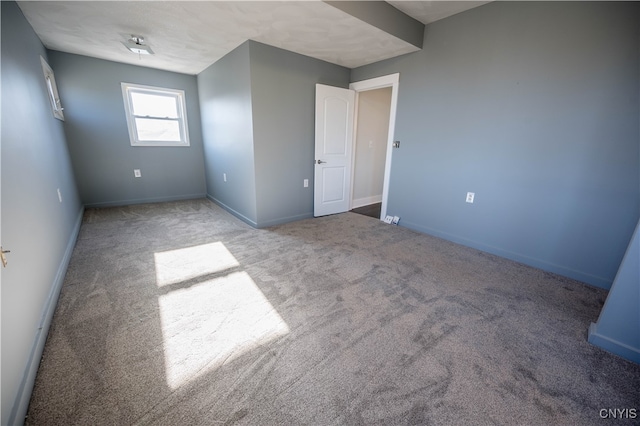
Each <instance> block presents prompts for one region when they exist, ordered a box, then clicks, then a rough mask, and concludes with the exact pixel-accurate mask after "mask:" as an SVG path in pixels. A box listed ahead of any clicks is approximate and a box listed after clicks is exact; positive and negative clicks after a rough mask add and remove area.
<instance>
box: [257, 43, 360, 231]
mask: <svg viewBox="0 0 640 426" xmlns="http://www.w3.org/2000/svg"><path fill="white" fill-rule="evenodd" d="M249 46H250V58H251V96H252V104H251V105H252V111H253V140H254V152H255V160H254V162H255V170H256V198H257V213H258V219H257V225H258V226H259V227H264V226H270V225H275V224H279V223H284V222H290V221H293V220H297V219H302V218H308V217H312V216H313V172H314V165H313V161H314V146H315V85H316V83H321V84H327V85H331V86H339V87H344V88H346V87H348V86H349V74H350V72H349V70H348V69H347V68H344V67H340V66H338V65H334V64H330V63H328V62H324V61H320V60H317V59H314V58H310V57H308V56H303V55H299V54H296V53H292V52H288V51H286V50H282V49H278V48H275V47H271V46H267V45H265V44H261V43H258V42H254V41H250V42H249ZM304 179H309V187H307V188H304V187H303V180H304Z"/></svg>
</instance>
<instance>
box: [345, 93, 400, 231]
mask: <svg viewBox="0 0 640 426" xmlns="http://www.w3.org/2000/svg"><path fill="white" fill-rule="evenodd" d="M390 111H391V87H383V88H379V89H371V90H366V91H362V92H360V93H358V101H357V104H356V114H355V115H356V118H355V122H356V130H355V136H354V144H353V180H352V182H353V183H352V186H351V189H352V194H351V211H353V212H354V213H359V214H363V215H365V216H371V217H375V218H378V219H379V218H380V215H381V212H382V189H383V185H384V166H385V160H386V156H387V149H386V147H387V138H388V135H389V115H390Z"/></svg>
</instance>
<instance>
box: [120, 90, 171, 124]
mask: <svg viewBox="0 0 640 426" xmlns="http://www.w3.org/2000/svg"><path fill="white" fill-rule="evenodd" d="M176 101H177V98H176V97H175V96H161V95H152V94H149V93H139V92H131V103H132V104H133V114H134V115H142V116H149V117H169V118H178V106H177V102H176Z"/></svg>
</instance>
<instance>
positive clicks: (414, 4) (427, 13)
mask: <svg viewBox="0 0 640 426" xmlns="http://www.w3.org/2000/svg"><path fill="white" fill-rule="evenodd" d="M491 1H492V0H489V1H457V0H454V1H393V0H387V3H389V4H390V5H392V6H393V7H395V8H396V9H398V10H401V11H403V12H404V13H406V14H407V15H409V16H411V17H412V18H413V19H416V20H418V21H420V22H422V23H423V24H430V23H431V22H435V21H437V20H439V19H443V18H446V17H448V16H451V15H455V14H456V13H460V12H464V11H465V10H469V9H472V8H474V7H478V6H481V5H483V4H487V3H490V2H491Z"/></svg>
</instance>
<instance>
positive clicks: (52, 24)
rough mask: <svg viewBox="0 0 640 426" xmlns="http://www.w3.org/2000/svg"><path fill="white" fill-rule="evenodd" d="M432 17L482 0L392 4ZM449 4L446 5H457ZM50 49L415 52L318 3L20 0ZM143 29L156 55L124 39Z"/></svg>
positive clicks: (115, 56) (153, 63)
mask: <svg viewBox="0 0 640 426" xmlns="http://www.w3.org/2000/svg"><path fill="white" fill-rule="evenodd" d="M389 3H391V4H392V5H394V6H395V7H396V8H398V9H400V10H402V11H403V12H405V13H406V14H408V15H410V16H413V17H414V18H415V19H417V20H420V21H422V22H431V21H433V20H436V19H441V18H443V17H445V16H449V15H452V14H454V13H458V12H460V11H462V10H466V9H469V8H471V7H475V6H477V5H479V4H482V3H485V2H449V1H446V2H418V1H412V2H405V1H400V2H395V1H390V2H389ZM458 3H460V5H456V6H453V5H452V4H458ZM18 5H19V6H20V8H21V9H22V11H23V13H24V15H25V17H26V18H27V20H28V21H29V23H30V24H31V26H32V27H33V29H34V30H35V32H36V33H37V34H38V36H39V37H40V39H41V40H42V42H43V44H44V45H45V46H46V47H47V48H49V49H53V50H59V51H63V52H69V53H75V54H79V55H86V56H92V57H96V58H101V59H108V60H112V61H116V62H124V63H130V64H135V65H142V66H147V67H152V68H159V69H165V70H169V71H175V72H181V73H187V74H198V73H199V72H201V71H202V70H204V69H205V68H207V67H208V66H209V65H211V64H212V63H214V62H215V61H217V60H218V59H220V58H221V57H223V56H224V55H226V54H227V53H228V52H230V51H231V50H233V49H235V48H236V47H237V46H239V45H240V44H242V43H243V42H245V41H246V40H248V39H251V40H255V41H259V42H262V43H265V44H268V45H271V46H276V47H280V48H282V49H286V50H289V51H292V52H296V53H300V54H303V55H307V56H311V57H314V58H318V59H321V60H325V61H328V62H332V63H335V64H338V65H343V66H345V67H348V68H355V67H358V66H362V65H366V64H369V63H372V62H376V61H379V60H382V59H387V58H391V57H394V56H399V55H403V54H405V53H409V52H414V51H416V50H418V48H416V47H415V46H413V45H411V44H410V43H407V42H405V41H404V40H401V39H399V38H397V37H395V36H393V35H391V34H388V33H386V32H384V31H382V30H380V29H378V28H377V27H375V26H372V25H370V24H367V23H365V22H363V21H361V20H359V19H357V18H355V17H353V16H351V15H349V14H347V13H344V12H342V11H340V10H338V9H336V8H334V7H333V6H331V5H329V4H326V3H323V2H321V1H279V2H271V1H257V2H254V1H195V2H190V1H68V2H59V1H20V2H18ZM131 34H136V35H142V36H144V38H145V43H146V44H148V45H149V46H150V47H151V48H152V49H153V51H154V52H155V55H153V56H145V55H143V56H139V55H136V54H134V53H131V52H129V51H128V50H127V49H126V48H125V47H124V46H123V45H122V42H123V41H126V40H127V39H128V38H129V37H130V35H131Z"/></svg>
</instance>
